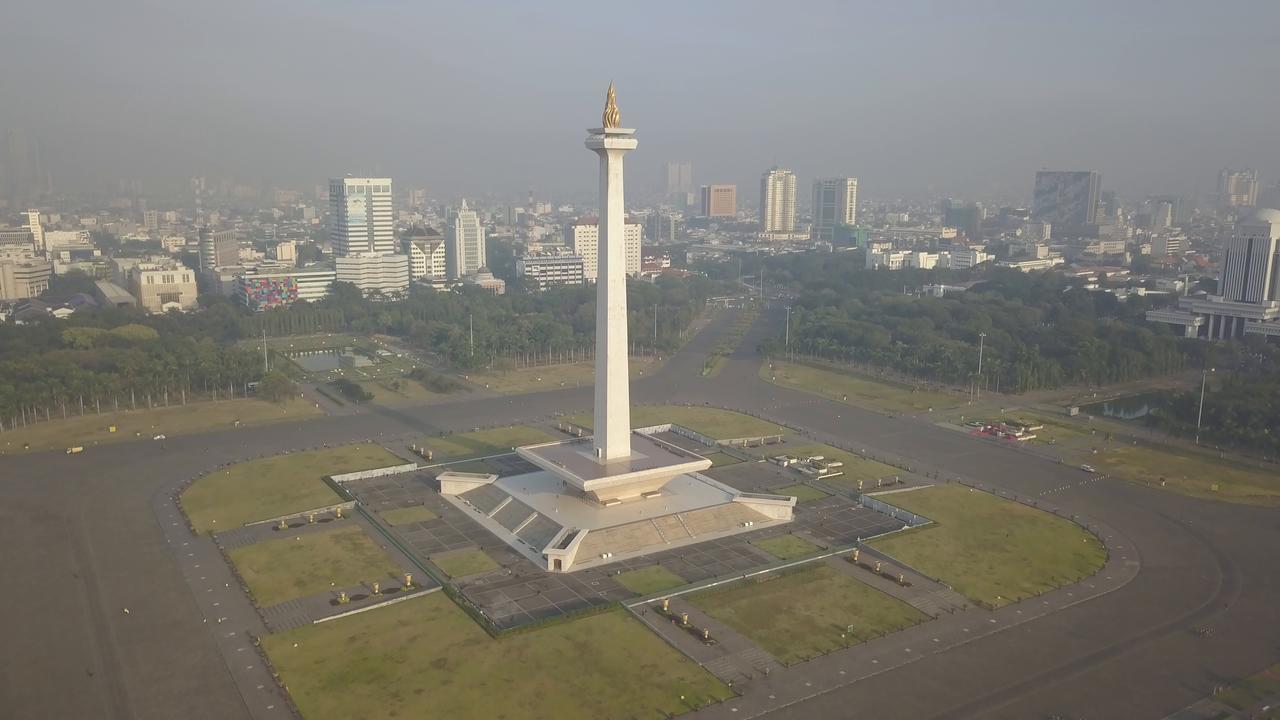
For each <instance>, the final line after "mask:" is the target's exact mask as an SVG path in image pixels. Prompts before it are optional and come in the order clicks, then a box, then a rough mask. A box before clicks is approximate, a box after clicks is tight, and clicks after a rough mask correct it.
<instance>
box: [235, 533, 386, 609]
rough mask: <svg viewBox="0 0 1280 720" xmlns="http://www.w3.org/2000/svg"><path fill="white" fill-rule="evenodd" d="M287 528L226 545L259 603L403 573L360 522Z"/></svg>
mask: <svg viewBox="0 0 1280 720" xmlns="http://www.w3.org/2000/svg"><path fill="white" fill-rule="evenodd" d="M282 534H283V535H284V537H281V538H278V539H272V540H264V541H262V542H260V543H254V544H253V545H245V546H243V547H238V548H232V549H231V550H229V551H227V554H228V555H229V556H230V557H231V562H232V563H233V564H234V565H235V566H236V570H238V571H239V572H240V577H242V578H244V581H245V583H247V584H248V585H249V592H251V593H252V594H253V599H254V600H256V601H257V603H258V605H259V606H260V607H270V606H271V605H276V604H278V603H282V602H284V601H286V600H293V599H294V598H301V597H306V596H308V595H316V594H318V593H322V592H325V591H327V590H329V589H331V588H334V587H338V588H342V587H348V586H351V585H359V584H360V583H371V582H375V581H386V580H389V579H395V578H398V577H400V568H399V566H397V565H396V564H395V563H393V562H391V560H390V558H388V557H387V556H386V553H384V552H382V549H381V548H379V547H378V546H377V545H376V544H375V543H374V542H373V541H372V540H370V539H369V537H368V536H367V535H365V534H364V531H363V530H361V529H360V528H359V527H355V526H347V527H343V528H335V529H333V530H328V531H325V532H315V533H303V534H301V535H296V536H295V535H289V534H288V533H282Z"/></svg>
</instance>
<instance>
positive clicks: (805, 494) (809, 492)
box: [756, 483, 830, 545]
mask: <svg viewBox="0 0 1280 720" xmlns="http://www.w3.org/2000/svg"><path fill="white" fill-rule="evenodd" d="M769 492H771V493H775V494H778V495H794V496H795V498H796V502H806V501H808V500H821V499H822V498H824V497H830V495H827V494H826V493H824V492H822V491H821V490H819V489H818V488H816V487H813V486H812V485H805V484H804V483H796V484H795V485H788V486H786V487H781V488H777V489H776V490H770V491H769ZM756 544H757V545H759V543H756Z"/></svg>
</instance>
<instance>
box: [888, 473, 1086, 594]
mask: <svg viewBox="0 0 1280 720" xmlns="http://www.w3.org/2000/svg"><path fill="white" fill-rule="evenodd" d="M881 499H882V500H884V501H885V502H888V503H891V504H893V505H897V506H898V507H901V508H903V509H905V510H908V511H910V512H913V513H917V514H920V515H924V516H925V517H927V518H929V519H931V520H933V521H934V523H935V524H934V525H929V526H926V527H923V528H921V529H919V530H916V531H913V532H908V533H904V534H899V535H891V536H889V537H885V538H881V539H879V540H873V541H872V543H871V544H872V545H874V546H875V547H876V549H878V550H880V551H882V552H884V553H886V554H888V555H890V556H892V557H894V558H897V559H899V560H901V561H902V562H905V563H907V564H908V565H912V566H914V567H916V568H917V569H919V570H921V571H923V572H924V573H925V574H927V575H931V576H933V577H936V578H941V579H942V580H944V581H945V582H947V583H948V584H950V585H951V586H952V587H954V588H955V589H956V590H957V591H958V592H960V593H962V594H964V595H965V596H967V597H969V598H970V599H972V600H976V601H978V602H981V603H983V604H985V605H988V606H992V607H1000V606H1002V605H1007V604H1009V603H1011V602H1014V601H1017V600H1019V599H1022V598H1026V597H1030V596H1032V595H1035V594H1037V593H1041V592H1045V591H1047V590H1052V589H1054V588H1056V587H1059V586H1061V585H1067V584H1070V583H1073V582H1077V581H1079V580H1082V579H1084V578H1086V577H1088V576H1090V575H1092V574H1094V573H1095V572H1097V571H1098V570H1099V569H1101V568H1102V565H1103V563H1104V562H1106V551H1105V549H1104V548H1103V546H1102V543H1101V542H1100V541H1099V540H1098V539H1097V538H1096V537H1094V536H1093V535H1092V534H1090V533H1088V532H1086V531H1085V530H1083V529H1081V528H1080V527H1079V526H1077V525H1076V524H1075V523H1072V522H1071V521H1069V520H1065V519H1063V518H1060V517H1057V516H1055V515H1052V514H1050V513H1047V512H1043V511H1041V510H1036V509H1035V508H1031V507H1027V506H1026V505H1021V504H1019V503H1016V502H1013V501H1012V500H1005V499H1003V498H998V497H996V496H994V495H991V494H989V493H984V492H979V491H976V490H972V491H971V490H970V489H969V488H967V487H964V486H963V485H935V486H932V487H927V488H923V489H920V490H912V491H909V492H901V493H895V494H893V495H888V496H884V497H882V498H881Z"/></svg>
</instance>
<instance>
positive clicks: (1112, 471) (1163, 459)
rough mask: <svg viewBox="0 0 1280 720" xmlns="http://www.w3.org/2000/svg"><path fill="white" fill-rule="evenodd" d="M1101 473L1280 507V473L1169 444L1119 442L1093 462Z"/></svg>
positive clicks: (1197, 494)
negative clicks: (1154, 444)
mask: <svg viewBox="0 0 1280 720" xmlns="http://www.w3.org/2000/svg"><path fill="white" fill-rule="evenodd" d="M1086 462H1089V463H1092V464H1093V465H1094V466H1095V467H1096V468H1097V469H1098V471H1099V472H1102V473H1105V474H1107V475H1111V476H1113V477H1117V478H1120V479H1123V480H1130V481H1133V482H1137V483H1142V484H1143V485H1152V486H1156V487H1164V488H1165V489H1167V490H1173V491H1175V492H1179V493H1182V494H1183V495H1191V496H1192V497H1199V498H1212V499H1214V500H1225V501H1227V502H1234V503H1240V504H1244V505H1260V506H1264V507H1275V506H1277V505H1280V473H1277V472H1275V471H1274V470H1272V471H1268V470H1266V469H1263V468H1259V467H1254V466H1250V465H1245V464H1243V463H1237V462H1232V461H1231V460H1227V459H1224V458H1217V457H1213V456H1212V455H1210V454H1208V453H1205V452H1197V451H1195V450H1191V449H1184V448H1178V447H1173V446H1169V445H1164V446H1159V447H1153V446H1151V445H1133V444H1114V445H1110V446H1108V447H1107V448H1106V449H1105V450H1103V451H1102V452H1099V453H1098V454H1097V455H1093V456H1092V459H1086Z"/></svg>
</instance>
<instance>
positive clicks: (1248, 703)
mask: <svg viewBox="0 0 1280 720" xmlns="http://www.w3.org/2000/svg"><path fill="white" fill-rule="evenodd" d="M1277 696H1280V665H1272V666H1271V667H1269V668H1267V669H1266V670H1263V671H1262V672H1260V673H1258V674H1257V675H1253V676H1250V677H1247V678H1245V679H1244V680H1241V681H1240V682H1238V683H1235V684H1234V685H1232V686H1231V687H1230V688H1228V689H1227V690H1225V691H1223V692H1221V693H1218V694H1217V695H1215V696H1214V699H1216V700H1217V701H1218V702H1220V703H1223V704H1226V705H1229V706H1231V707H1233V708H1235V709H1236V710H1248V709H1250V708H1252V707H1253V706H1254V705H1257V704H1259V703H1261V702H1265V701H1267V700H1270V699H1274V698H1276V697H1277ZM1263 717H1276V715H1274V714H1270V715H1265V716H1263Z"/></svg>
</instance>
